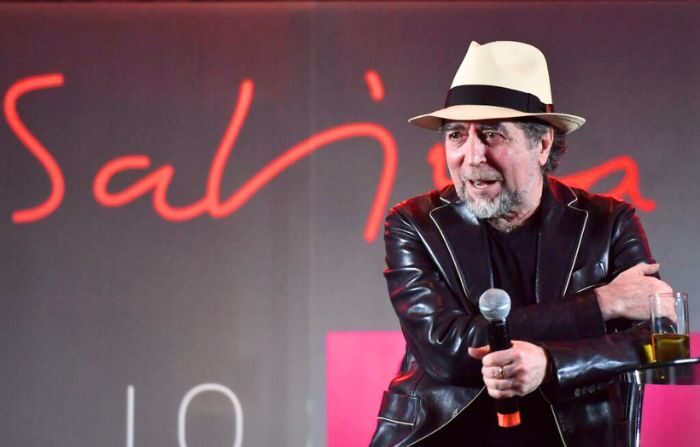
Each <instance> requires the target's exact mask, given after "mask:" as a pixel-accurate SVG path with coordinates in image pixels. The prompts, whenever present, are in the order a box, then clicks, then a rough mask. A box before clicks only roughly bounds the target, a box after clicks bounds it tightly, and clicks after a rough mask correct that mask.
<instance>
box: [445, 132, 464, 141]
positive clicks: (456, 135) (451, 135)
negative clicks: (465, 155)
mask: <svg viewBox="0 0 700 447" xmlns="http://www.w3.org/2000/svg"><path fill="white" fill-rule="evenodd" d="M446 138H447V139H448V140H450V141H459V140H460V139H461V138H462V132H461V131H459V130H451V131H449V132H447V134H446Z"/></svg>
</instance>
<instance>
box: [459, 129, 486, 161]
mask: <svg viewBox="0 0 700 447" xmlns="http://www.w3.org/2000/svg"><path fill="white" fill-rule="evenodd" d="M464 151H465V154H464V157H465V159H466V161H467V163H468V164H469V165H470V166H479V165H480V164H482V163H486V145H485V144H484V142H483V141H481V138H479V135H478V133H477V132H476V131H475V129H471V130H470V132H469V135H468V137H467V141H466V142H465V143H464Z"/></svg>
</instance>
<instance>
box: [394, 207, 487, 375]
mask: <svg viewBox="0 0 700 447" xmlns="http://www.w3.org/2000/svg"><path fill="white" fill-rule="evenodd" d="M384 242H385V244H386V263H387V269H386V270H385V271H384V276H385V277H386V280H387V285H388V288H389V296H390V298H391V303H392V305H393V307H394V310H395V311H396V314H397V315H398V317H399V321H400V323H401V329H402V331H403V333H404V337H405V338H406V342H407V344H408V346H409V348H410V349H411V351H412V352H413V353H414V355H415V356H416V358H417V359H418V362H419V363H420V364H421V366H422V367H423V369H424V370H425V371H426V372H427V373H428V374H429V375H430V376H431V377H433V378H434V379H435V380H437V381H439V382H443V383H451V384H455V385H458V384H461V385H471V386H481V361H479V360H475V359H473V358H471V357H470V356H469V355H468V354H467V347H469V346H479V345H483V344H485V342H486V338H485V330H484V324H485V320H484V319H483V318H481V317H478V316H477V315H475V314H474V313H472V312H470V311H469V310H467V309H465V307H464V306H463V305H461V304H460V303H459V301H458V299H457V297H456V296H455V294H454V293H453V292H452V290H450V289H449V288H448V286H447V284H446V282H445V281H444V280H443V278H442V276H441V274H440V272H439V271H438V269H437V266H436V264H435V263H434V262H433V260H432V258H431V256H430V254H429V252H428V249H427V247H426V245H425V244H424V243H423V241H422V239H421V237H420V235H419V234H418V231H417V230H416V229H415V228H414V227H413V225H412V224H411V223H410V222H409V221H408V219H405V218H404V216H402V215H401V214H400V212H399V211H398V210H397V209H396V208H394V209H392V211H391V212H390V213H389V216H388V217H387V220H386V230H385V234H384ZM472 311H473V309H472Z"/></svg>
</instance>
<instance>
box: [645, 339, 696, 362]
mask: <svg viewBox="0 0 700 447" xmlns="http://www.w3.org/2000/svg"><path fill="white" fill-rule="evenodd" d="M651 346H652V350H653V352H654V361H655V362H663V361H666V360H678V359H687V358H689V357H690V338H689V337H688V336H687V335H685V334H651Z"/></svg>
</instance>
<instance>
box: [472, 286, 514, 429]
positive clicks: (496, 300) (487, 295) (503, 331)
mask: <svg viewBox="0 0 700 447" xmlns="http://www.w3.org/2000/svg"><path fill="white" fill-rule="evenodd" d="M479 310H481V314H482V315H483V316H484V318H486V319H487V320H488V322H489V325H488V334H489V347H490V348H491V351H502V350H504V349H508V348H510V347H511V346H512V344H511V342H510V332H509V330H508V322H507V321H506V318H507V317H508V314H509V313H510V296H508V293H507V292H506V291H505V290H501V289H488V290H487V291H485V292H484V293H482V294H481V297H480V298H479ZM496 415H497V416H498V426H499V427H516V426H518V425H520V410H519V409H518V399H517V398H515V397H511V398H507V399H496Z"/></svg>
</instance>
